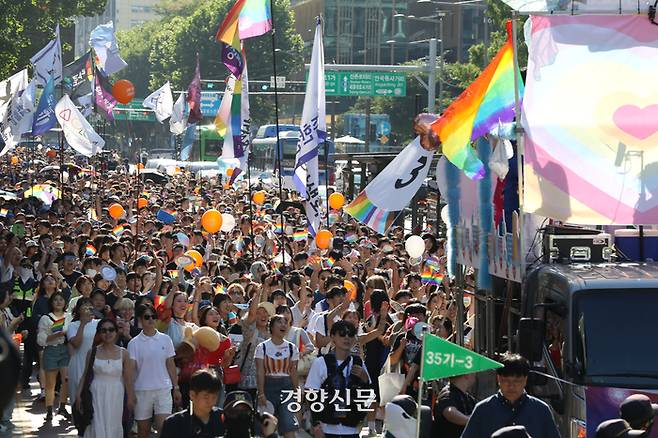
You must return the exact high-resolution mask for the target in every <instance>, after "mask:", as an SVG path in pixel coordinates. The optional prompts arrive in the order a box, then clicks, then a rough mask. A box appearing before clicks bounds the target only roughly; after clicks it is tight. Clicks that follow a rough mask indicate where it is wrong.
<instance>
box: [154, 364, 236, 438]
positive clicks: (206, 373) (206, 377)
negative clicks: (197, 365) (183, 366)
mask: <svg viewBox="0 0 658 438" xmlns="http://www.w3.org/2000/svg"><path fill="white" fill-rule="evenodd" d="M221 388H222V383H221V381H220V380H219V378H218V377H217V374H215V372H214V371H211V370H209V369H200V370H198V371H195V372H194V374H192V377H191V378H190V382H189V397H190V401H191V402H192V404H191V406H188V407H187V409H185V410H184V411H181V412H177V413H175V414H173V415H171V416H169V417H167V419H166V420H165V422H164V423H163V425H162V432H161V433H160V437H161V438H188V437H189V438H193V437H219V436H223V435H224V432H225V431H224V423H223V421H222V410H221V409H219V408H218V407H216V406H215V405H216V404H217V397H218V396H219V392H220V390H221Z"/></svg>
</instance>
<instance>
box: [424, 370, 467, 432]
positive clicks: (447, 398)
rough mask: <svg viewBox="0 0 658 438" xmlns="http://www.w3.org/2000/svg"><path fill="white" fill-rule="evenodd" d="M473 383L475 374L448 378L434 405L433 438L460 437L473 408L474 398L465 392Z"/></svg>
mask: <svg viewBox="0 0 658 438" xmlns="http://www.w3.org/2000/svg"><path fill="white" fill-rule="evenodd" d="M474 383H475V374H464V375H462V376H456V377H452V378H450V383H449V384H448V385H446V386H444V387H443V389H442V390H441V392H440V393H439V397H438V398H437V400H436V404H435V405H434V422H433V424H432V436H433V437H441V438H459V437H460V436H461V434H462V432H463V431H464V428H465V427H466V423H468V419H469V418H470V415H471V413H472V412H473V409H474V408H475V398H473V396H472V395H470V394H469V393H468V392H467V391H468V390H469V389H470V388H471V387H472V386H473V384H474Z"/></svg>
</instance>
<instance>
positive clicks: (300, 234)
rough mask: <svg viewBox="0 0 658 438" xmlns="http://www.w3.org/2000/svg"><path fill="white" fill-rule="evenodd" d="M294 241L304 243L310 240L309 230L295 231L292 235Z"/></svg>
mask: <svg viewBox="0 0 658 438" xmlns="http://www.w3.org/2000/svg"><path fill="white" fill-rule="evenodd" d="M292 240H294V241H295V242H302V241H304V240H308V230H304V231H295V232H294V233H293V234H292Z"/></svg>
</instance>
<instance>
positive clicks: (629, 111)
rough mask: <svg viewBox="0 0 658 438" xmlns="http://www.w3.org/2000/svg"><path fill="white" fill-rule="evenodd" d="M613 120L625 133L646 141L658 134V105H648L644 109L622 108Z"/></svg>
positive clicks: (635, 107) (617, 111) (631, 106)
mask: <svg viewBox="0 0 658 438" xmlns="http://www.w3.org/2000/svg"><path fill="white" fill-rule="evenodd" d="M612 119H613V120H614V122H615V125H617V127H618V128H619V129H621V130H622V131H624V132H625V133H627V134H629V135H631V136H633V137H635V138H637V139H639V140H645V139H647V138H649V137H651V136H652V135H654V134H655V133H656V132H658V105H655V104H654V105H648V106H645V107H644V108H640V107H638V106H636V105H624V106H620V107H619V108H617V110H616V111H615V112H614V114H613V116H612Z"/></svg>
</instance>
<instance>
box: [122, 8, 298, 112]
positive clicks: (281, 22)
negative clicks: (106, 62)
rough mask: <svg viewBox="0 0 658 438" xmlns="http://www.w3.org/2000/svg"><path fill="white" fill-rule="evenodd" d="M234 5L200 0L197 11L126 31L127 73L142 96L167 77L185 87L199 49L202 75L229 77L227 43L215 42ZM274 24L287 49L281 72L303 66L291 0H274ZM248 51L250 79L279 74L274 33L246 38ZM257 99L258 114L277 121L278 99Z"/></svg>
mask: <svg viewBox="0 0 658 438" xmlns="http://www.w3.org/2000/svg"><path fill="white" fill-rule="evenodd" d="M182 5H183V6H185V2H182ZM232 5H233V1H230V0H206V1H204V2H201V3H196V6H195V8H194V10H190V9H189V7H183V11H184V12H185V13H183V15H177V14H175V13H171V14H169V13H167V12H166V11H165V13H164V16H163V18H162V20H161V21H158V22H155V23H150V24H149V25H145V26H141V27H139V28H135V29H132V30H130V31H127V32H120V33H119V42H120V46H121V53H122V55H123V57H124V59H125V60H126V62H128V65H129V66H130V67H129V68H127V69H126V70H124V71H122V72H121V75H122V77H125V78H127V79H129V80H131V81H132V82H133V83H134V84H135V85H136V86H137V94H138V95H139V96H142V97H143V96H146V95H147V94H149V91H150V90H154V89H156V88H158V87H160V86H161V85H162V84H163V83H164V82H166V81H170V82H171V85H172V88H173V89H174V90H183V89H185V88H186V87H187V85H188V83H189V82H190V80H191V79H192V75H193V74H194V66H195V62H196V53H199V55H200V67H201V78H202V79H213V80H224V79H225V78H226V77H227V76H228V74H229V72H228V70H227V69H226V67H225V66H224V65H223V64H222V62H221V46H220V44H219V43H217V42H216V41H215V33H216V32H217V28H218V27H219V25H220V23H221V21H222V20H223V19H224V17H225V16H226V14H227V13H228V11H229V9H230V7H231V6H232ZM188 6H189V5H188ZM168 10H171V9H168ZM186 14H187V15H186ZM274 24H275V26H276V33H275V44H276V47H277V48H278V49H280V50H281V51H282V52H283V53H285V56H278V57H277V64H278V65H277V68H278V72H277V74H279V75H290V74H292V73H294V72H297V71H300V70H301V69H302V68H303V58H302V49H303V42H302V39H301V36H300V35H299V34H298V33H297V32H296V31H295V29H294V27H293V24H294V16H293V13H292V9H291V7H290V2H289V0H275V1H274ZM245 51H246V53H247V63H248V66H249V78H250V79H251V80H264V79H266V80H269V77H270V75H272V74H273V72H272V46H271V36H270V35H269V34H267V35H263V36H261V37H257V38H250V39H248V40H246V42H245ZM252 100H253V101H254V102H253V103H252V105H251V108H252V119H254V120H255V121H256V122H258V121H270V122H271V120H272V115H271V114H272V111H271V110H272V108H273V103H272V99H271V98H270V99H264V98H262V97H255V98H254V99H252Z"/></svg>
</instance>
